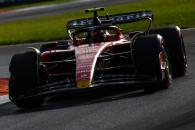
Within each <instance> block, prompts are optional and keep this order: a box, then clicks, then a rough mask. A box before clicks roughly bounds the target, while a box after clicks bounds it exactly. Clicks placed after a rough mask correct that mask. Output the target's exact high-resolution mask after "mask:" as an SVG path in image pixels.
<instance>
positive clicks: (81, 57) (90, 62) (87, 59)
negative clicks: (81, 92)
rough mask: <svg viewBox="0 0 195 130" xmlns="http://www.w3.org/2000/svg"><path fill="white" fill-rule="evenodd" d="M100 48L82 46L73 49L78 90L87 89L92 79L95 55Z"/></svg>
mask: <svg viewBox="0 0 195 130" xmlns="http://www.w3.org/2000/svg"><path fill="white" fill-rule="evenodd" d="M100 47H101V46H88V45H82V46H78V47H76V48H75V55H76V82H77V87H78V88H89V87H90V86H91V82H92V79H93V73H94V66H95V63H96V59H97V58H96V55H97V53H98V50H99V49H100Z"/></svg>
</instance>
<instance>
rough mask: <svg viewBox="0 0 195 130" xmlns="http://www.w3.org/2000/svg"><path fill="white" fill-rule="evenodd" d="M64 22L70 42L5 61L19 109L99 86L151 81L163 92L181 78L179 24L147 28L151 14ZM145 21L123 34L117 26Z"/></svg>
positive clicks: (182, 52) (183, 64)
mask: <svg viewBox="0 0 195 130" xmlns="http://www.w3.org/2000/svg"><path fill="white" fill-rule="evenodd" d="M101 10H104V8H93V9H88V10H86V12H93V13H94V16H93V17H91V18H82V19H76V20H72V21H69V22H68V23H67V26H66V27H67V32H68V34H69V37H70V40H69V41H59V42H56V43H48V44H44V45H42V46H41V48H40V49H36V48H30V49H31V50H29V51H27V52H24V53H20V54H15V55H14V56H13V57H12V59H11V62H10V67H9V71H10V73H11V75H10V80H9V97H10V100H11V101H12V102H14V103H15V104H16V105H17V106H18V107H21V108H32V107H38V106H41V105H42V104H43V102H44V99H45V97H46V96H47V95H50V94H54V93H58V92H65V91H77V90H78V91H79V90H81V91H82V90H87V89H92V88H98V87H109V86H128V87H131V85H132V84H142V83H144V84H150V83H154V84H156V85H154V86H155V87H156V88H159V89H160V88H168V87H169V86H170V84H171V82H172V77H178V76H183V75H184V74H185V72H186V67H187V60H186V53H185V47H184V41H183V37H182V33H181V30H180V28H179V27H178V26H173V27H164V28H156V29H150V28H151V23H152V20H153V14H152V12H151V11H137V12H129V13H123V14H115V15H106V16H98V11H101ZM140 20H146V21H148V27H147V30H144V31H136V32H129V34H128V35H127V34H123V33H122V31H121V29H120V28H119V27H117V26H116V25H119V24H123V23H132V22H136V21H140Z"/></svg>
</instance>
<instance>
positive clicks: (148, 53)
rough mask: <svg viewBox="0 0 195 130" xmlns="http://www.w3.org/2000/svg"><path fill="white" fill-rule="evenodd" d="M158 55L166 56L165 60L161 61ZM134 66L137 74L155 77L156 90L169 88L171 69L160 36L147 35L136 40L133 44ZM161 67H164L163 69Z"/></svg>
mask: <svg viewBox="0 0 195 130" xmlns="http://www.w3.org/2000/svg"><path fill="white" fill-rule="evenodd" d="M160 55H162V56H166V57H165V59H161V57H160ZM164 63H165V65H164ZM134 64H135V66H136V69H137V73H138V74H141V75H145V76H150V77H151V78H155V77H157V80H158V81H159V82H158V83H157V86H158V89H162V88H168V87H169V86H170V84H171V82H172V77H171V68H170V64H169V58H168V52H167V51H166V46H165V43H164V40H163V38H162V36H160V35H149V36H142V37H139V38H137V39H136V41H135V43H134ZM162 65H164V66H165V68H164V69H163V68H162ZM156 88H157V87H155V89H156Z"/></svg>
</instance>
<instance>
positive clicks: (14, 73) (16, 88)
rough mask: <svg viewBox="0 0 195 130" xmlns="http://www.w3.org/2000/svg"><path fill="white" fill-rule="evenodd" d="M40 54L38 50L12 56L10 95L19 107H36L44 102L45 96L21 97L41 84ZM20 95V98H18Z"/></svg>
mask: <svg viewBox="0 0 195 130" xmlns="http://www.w3.org/2000/svg"><path fill="white" fill-rule="evenodd" d="M37 64H38V56H37V54H36V52H26V53H21V54H16V55H14V56H13V57H12V59H11V62H10V66H9V71H10V74H11V75H10V80H9V97H10V100H11V101H12V102H14V103H15V104H16V105H17V106H18V107H21V108H28V109H29V108H35V107H39V106H41V105H42V104H43V102H44V99H45V97H43V96H37V97H30V98H24V99H23V98H20V96H21V95H24V94H26V93H28V92H29V91H31V90H32V89H34V88H36V87H38V86H39V79H38V77H39V74H38V73H39V72H38V71H39V68H38V65H37ZM18 97H19V98H18Z"/></svg>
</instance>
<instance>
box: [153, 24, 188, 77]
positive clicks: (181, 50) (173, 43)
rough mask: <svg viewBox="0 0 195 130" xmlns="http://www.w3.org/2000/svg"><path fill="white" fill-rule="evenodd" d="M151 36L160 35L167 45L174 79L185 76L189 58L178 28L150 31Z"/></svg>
mask: <svg viewBox="0 0 195 130" xmlns="http://www.w3.org/2000/svg"><path fill="white" fill-rule="evenodd" d="M150 33H151V34H160V35H161V36H162V37H163V38H164V40H165V42H166V45H167V48H168V51H169V54H170V61H171V68H172V73H173V77H179V76H183V75H185V73H186V69H187V58H186V52H185V46H184V40H183V36H182V33H181V30H180V28H179V27H178V26H175V27H164V28H157V29H153V30H151V31H150Z"/></svg>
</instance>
